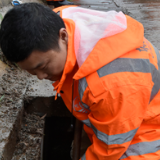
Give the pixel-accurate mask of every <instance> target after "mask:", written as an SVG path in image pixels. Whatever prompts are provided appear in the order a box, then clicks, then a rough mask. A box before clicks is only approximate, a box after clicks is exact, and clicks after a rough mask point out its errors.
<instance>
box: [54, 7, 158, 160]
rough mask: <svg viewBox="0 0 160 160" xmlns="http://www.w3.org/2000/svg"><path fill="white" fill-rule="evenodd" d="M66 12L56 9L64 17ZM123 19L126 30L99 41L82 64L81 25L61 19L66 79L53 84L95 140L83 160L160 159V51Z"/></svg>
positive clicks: (128, 19)
mask: <svg viewBox="0 0 160 160" xmlns="http://www.w3.org/2000/svg"><path fill="white" fill-rule="evenodd" d="M74 7H75V6H74ZM69 8H70V7H69ZM69 8H68V10H69ZM75 8H76V7H75ZM77 8H79V7H77ZM63 9H65V11H66V9H67V8H66V7H60V8H56V9H55V10H54V11H55V12H58V11H61V12H60V15H61V16H62V18H63ZM69 11H70V10H69ZM75 11H76V10H75ZM65 13H66V12H65ZM71 13H72V14H73V12H71ZM125 17H126V22H127V28H126V29H124V30H123V31H122V30H121V31H120V32H118V33H116V34H114V35H110V36H106V37H103V38H101V39H99V40H98V41H97V42H96V43H95V44H94V47H93V48H91V49H90V53H89V54H88V55H87V56H86V57H85V59H84V61H83V58H84V57H80V55H81V52H80V51H81V50H82V49H84V48H83V46H82V48H81V45H78V44H76V43H80V44H81V43H82V42H81V40H82V39H81V35H82V34H81V33H82V32H81V31H80V32H76V31H77V30H78V29H77V28H78V23H77V22H75V20H73V19H70V18H63V20H64V22H65V25H66V29H67V32H68V35H69V41H68V55H67V61H66V64H65V68H64V72H63V75H62V78H61V80H60V81H59V82H58V81H57V82H56V83H54V84H53V85H54V87H55V90H57V93H59V92H60V90H63V92H64V93H63V94H61V97H62V98H63V100H64V102H65V104H66V106H67V108H68V109H69V110H70V111H72V103H73V115H74V116H76V117H77V118H78V119H80V120H81V121H82V122H83V123H84V124H85V125H84V129H85V131H86V132H87V133H88V136H89V138H90V140H91V142H92V145H91V146H90V147H88V149H87V151H86V153H85V154H84V155H83V157H81V160H119V159H122V160H147V159H148V160H151V159H152V160H154V159H155V160H158V159H160V145H159V144H160V125H159V124H160V70H159V67H160V53H159V51H158V50H157V49H156V48H155V47H154V46H153V45H152V44H151V43H150V42H149V41H148V40H146V39H145V38H144V35H143V34H144V30H143V26H142V25H141V24H140V23H139V22H137V21H136V20H134V19H132V18H131V17H129V16H125ZM77 21H78V19H77ZM95 23H96V22H95ZM90 24H91V23H90ZM95 27H96V26H95ZM106 30H107V28H106ZM97 32H98V31H97ZM77 33H79V35H78V34H77ZM95 34H96V32H95ZM76 38H77V39H78V41H77V39H76ZM75 42H76V43H75ZM86 43H87V42H86ZM90 43H92V41H90ZM83 45H85V44H83ZM77 46H79V48H78V49H77ZM76 52H77V53H78V56H77V53H76ZM87 53H88V52H86V54H87ZM82 55H83V54H82ZM76 56H77V57H76ZM79 59H80V60H81V61H79ZM77 62H78V63H77ZM79 62H80V63H79ZM81 62H83V63H82V64H81ZM73 79H74V92H73V93H72V82H73ZM72 94H74V95H73V102H72Z"/></svg>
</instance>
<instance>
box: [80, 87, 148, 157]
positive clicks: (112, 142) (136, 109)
mask: <svg viewBox="0 0 160 160" xmlns="http://www.w3.org/2000/svg"><path fill="white" fill-rule="evenodd" d="M150 93H151V85H143V86H142V85H139V84H137V85H136V84H135V85H126V86H118V87H115V88H112V89H110V90H109V91H106V92H104V93H102V94H101V95H99V96H97V97H94V96H93V95H91V94H90V96H89V99H90V100H91V102H89V103H90V110H91V112H90V113H89V115H88V118H89V121H90V123H91V128H92V130H93V132H94V134H93V135H92V142H93V143H92V145H91V146H89V147H88V149H87V150H86V152H85V154H84V155H83V156H82V157H81V160H119V159H122V158H121V156H122V155H123V154H124V153H125V151H126V150H127V148H128V147H129V145H130V143H131V141H132V140H133V137H134V136H135V134H136V132H137V130H138V128H139V127H140V125H141V123H142V121H143V118H144V115H145V112H146V110H147V106H148V103H149V100H150Z"/></svg>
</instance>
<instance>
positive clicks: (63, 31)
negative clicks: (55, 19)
mask: <svg viewBox="0 0 160 160" xmlns="http://www.w3.org/2000/svg"><path fill="white" fill-rule="evenodd" d="M59 38H60V39H61V40H62V41H63V42H64V43H66V44H67V43H68V33H67V30H66V29H65V28H61V29H60V30H59Z"/></svg>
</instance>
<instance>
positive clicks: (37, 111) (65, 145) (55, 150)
mask: <svg viewBox="0 0 160 160" xmlns="http://www.w3.org/2000/svg"><path fill="white" fill-rule="evenodd" d="M75 122H76V123H75ZM77 122H78V121H77V120H75V119H74V126H76V127H74V128H73V129H71V128H70V126H71V113H70V112H69V111H68V110H67V109H66V107H65V105H64V103H63V101H62V99H61V98H60V97H59V98H58V99H57V100H56V101H55V100H54V97H49V98H43V97H39V98H35V99H33V100H31V101H29V102H27V103H25V107H24V114H23V119H22V122H21V129H20V131H19V133H18V135H17V137H18V139H17V145H16V147H15V151H14V153H13V157H12V159H11V160H50V159H52V160H54V159H55V160H57V159H66V160H71V154H72V157H73V160H78V159H79V146H80V145H79V144H80V136H81V130H82V126H81V124H80V127H79V125H78V126H77ZM78 123H79V122H78ZM73 140H74V141H75V142H76V145H74V148H72V146H73V145H72V142H73ZM71 150H72V151H73V152H71ZM77 157H78V158H77Z"/></svg>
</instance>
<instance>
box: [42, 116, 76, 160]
mask: <svg viewBox="0 0 160 160" xmlns="http://www.w3.org/2000/svg"><path fill="white" fill-rule="evenodd" d="M45 121H46V122H45V130H44V145H43V160H50V159H52V160H58V159H66V160H71V155H70V151H71V144H72V141H73V138H74V131H73V130H70V129H69V128H70V124H71V118H70V117H47V118H46V119H45Z"/></svg>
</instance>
